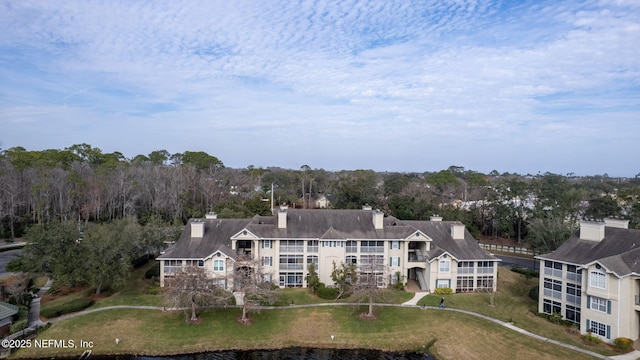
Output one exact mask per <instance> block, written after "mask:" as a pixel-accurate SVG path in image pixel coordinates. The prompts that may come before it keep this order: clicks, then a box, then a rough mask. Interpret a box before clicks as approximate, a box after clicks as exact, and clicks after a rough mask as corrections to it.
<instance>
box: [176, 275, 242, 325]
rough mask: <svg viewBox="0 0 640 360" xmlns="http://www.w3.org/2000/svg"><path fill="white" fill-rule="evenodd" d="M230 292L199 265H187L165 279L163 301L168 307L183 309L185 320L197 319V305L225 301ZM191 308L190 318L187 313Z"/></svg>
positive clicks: (208, 304)
mask: <svg viewBox="0 0 640 360" xmlns="http://www.w3.org/2000/svg"><path fill="white" fill-rule="evenodd" d="M230 296H231V295H230V294H229V293H228V292H226V291H225V290H224V289H223V288H222V287H220V286H217V285H216V283H215V281H214V279H212V278H210V277H208V276H207V274H206V271H205V270H204V269H203V268H201V267H196V266H187V267H184V268H182V269H181V270H180V271H177V272H176V273H175V274H174V276H173V277H171V278H167V279H166V280H165V292H164V301H165V305H166V306H167V307H169V308H175V309H184V315H185V322H186V323H189V321H196V320H198V316H197V310H198V307H202V306H210V305H215V304H223V303H226V302H227V301H228V300H229V299H230ZM188 309H191V318H189V315H188V311H187V310H188Z"/></svg>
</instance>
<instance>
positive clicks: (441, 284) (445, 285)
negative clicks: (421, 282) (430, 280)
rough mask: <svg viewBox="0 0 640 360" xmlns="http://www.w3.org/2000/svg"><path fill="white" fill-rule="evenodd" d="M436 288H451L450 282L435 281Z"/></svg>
mask: <svg viewBox="0 0 640 360" xmlns="http://www.w3.org/2000/svg"><path fill="white" fill-rule="evenodd" d="M436 287H437V288H439V289H441V288H450V287H451V280H448V279H447V280H436Z"/></svg>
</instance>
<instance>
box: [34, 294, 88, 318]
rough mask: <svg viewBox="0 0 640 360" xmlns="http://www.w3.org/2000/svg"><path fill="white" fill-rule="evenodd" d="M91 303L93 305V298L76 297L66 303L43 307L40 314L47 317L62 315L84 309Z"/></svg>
mask: <svg viewBox="0 0 640 360" xmlns="http://www.w3.org/2000/svg"><path fill="white" fill-rule="evenodd" d="M91 305H93V300H91V299H88V298H82V299H75V300H71V301H69V302H67V303H64V304H60V305H56V306H51V307H48V308H45V309H42V310H40V315H41V316H42V317H45V318H52V317H57V316H60V315H64V314H69V313H73V312H76V311H80V310H84V309H86V308H88V307H89V306H91Z"/></svg>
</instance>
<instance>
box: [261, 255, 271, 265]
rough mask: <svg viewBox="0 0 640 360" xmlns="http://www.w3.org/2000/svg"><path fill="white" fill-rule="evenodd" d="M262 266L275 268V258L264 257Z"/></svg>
mask: <svg viewBox="0 0 640 360" xmlns="http://www.w3.org/2000/svg"><path fill="white" fill-rule="evenodd" d="M262 266H273V256H263V257H262Z"/></svg>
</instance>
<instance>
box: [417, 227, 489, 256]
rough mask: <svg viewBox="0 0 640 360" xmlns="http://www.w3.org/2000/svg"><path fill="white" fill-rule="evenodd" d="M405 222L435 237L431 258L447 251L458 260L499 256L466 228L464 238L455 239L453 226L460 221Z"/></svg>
mask: <svg viewBox="0 0 640 360" xmlns="http://www.w3.org/2000/svg"><path fill="white" fill-rule="evenodd" d="M405 223H407V224H409V225H411V226H413V227H415V228H416V229H418V230H420V231H422V232H423V233H425V234H426V235H428V236H429V237H430V238H432V239H433V242H432V243H431V253H430V254H429V258H430V259H433V258H436V257H438V256H440V255H442V254H444V253H445V252H447V253H449V254H450V255H451V256H453V257H455V258H456V259H458V260H487V261H492V260H496V259H497V258H496V257H495V256H493V255H490V254H487V253H486V252H485V251H484V250H483V249H482V248H481V247H480V246H479V245H478V242H477V241H476V239H474V238H473V236H472V235H471V233H469V231H467V230H466V229H465V230H464V239H459V240H454V239H453V238H452V237H451V226H452V225H454V224H461V223H460V222H458V221H405Z"/></svg>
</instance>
